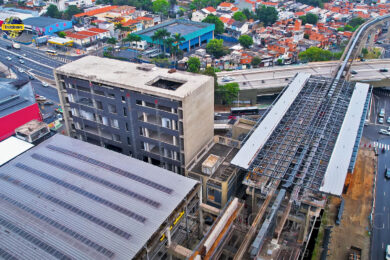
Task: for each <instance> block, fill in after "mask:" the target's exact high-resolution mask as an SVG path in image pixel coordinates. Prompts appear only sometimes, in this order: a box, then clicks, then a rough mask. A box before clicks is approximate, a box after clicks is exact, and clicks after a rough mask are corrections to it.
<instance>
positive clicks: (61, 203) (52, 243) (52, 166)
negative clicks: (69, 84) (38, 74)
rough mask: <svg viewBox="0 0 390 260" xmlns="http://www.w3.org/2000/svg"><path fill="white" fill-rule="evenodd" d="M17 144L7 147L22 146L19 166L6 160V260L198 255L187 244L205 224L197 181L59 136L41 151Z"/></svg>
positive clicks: (0, 196) (0, 175) (1, 194)
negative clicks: (198, 214) (201, 222)
mask: <svg viewBox="0 0 390 260" xmlns="http://www.w3.org/2000/svg"><path fill="white" fill-rule="evenodd" d="M12 138H13V139H12V140H10V142H8V139H7V140H6V141H7V142H6V141H4V143H3V142H0V147H1V148H2V149H10V150H15V148H17V147H18V148H19V149H18V150H17V151H15V152H16V154H19V155H18V156H16V157H15V158H13V159H12V160H10V158H9V156H7V158H6V159H5V160H4V158H2V157H3V155H1V156H0V162H2V163H4V161H8V162H6V163H5V164H3V165H2V166H1V167H0V202H1V203H0V244H1V245H2V246H1V248H0V257H1V258H5V259H166V258H167V257H168V254H170V252H168V249H171V248H172V252H175V251H177V252H179V253H180V252H183V251H184V252H187V254H190V253H191V251H189V250H188V249H187V250H185V248H184V247H181V246H180V243H179V242H180V241H183V240H185V239H186V237H187V238H188V237H189V232H190V230H191V233H192V234H194V233H195V231H196V227H195V228H193V226H192V224H191V223H194V222H195V221H196V222H197V223H199V221H198V220H199V219H197V217H196V216H194V214H193V213H194V212H197V210H196V209H197V208H198V207H199V196H201V195H200V185H199V184H198V183H197V182H196V181H195V180H192V179H189V178H186V177H183V176H180V175H178V174H175V173H172V172H169V171H167V170H164V169H161V168H159V167H156V166H153V165H150V164H148V163H144V162H142V161H139V160H136V159H133V158H130V157H128V156H125V155H122V154H118V153H116V152H113V151H109V150H107V149H104V148H101V147H98V146H96V145H92V144H88V143H86V142H83V141H80V140H76V139H73V138H70V137H67V136H63V135H59V134H57V135H54V136H53V137H51V138H49V139H47V140H45V141H44V142H42V143H41V144H39V145H37V146H35V147H31V146H32V145H31V144H29V143H26V142H24V141H21V140H19V139H16V138H14V137H12ZM23 143H24V144H23ZM75 148H77V149H75ZM16 154H15V155H16ZM187 231H188V232H187ZM170 246H172V247H170ZM188 251H189V252H188Z"/></svg>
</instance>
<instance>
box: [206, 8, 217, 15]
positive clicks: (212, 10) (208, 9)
mask: <svg viewBox="0 0 390 260" xmlns="http://www.w3.org/2000/svg"><path fill="white" fill-rule="evenodd" d="M205 9H206V10H207V11H209V12H210V13H214V12H216V11H217V10H215V8H214V7H212V6H209V7H206V8H205Z"/></svg>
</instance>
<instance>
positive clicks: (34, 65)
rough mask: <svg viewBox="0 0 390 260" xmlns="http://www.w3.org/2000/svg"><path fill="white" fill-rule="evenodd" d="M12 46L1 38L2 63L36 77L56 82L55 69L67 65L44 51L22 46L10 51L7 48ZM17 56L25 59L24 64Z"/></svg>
mask: <svg viewBox="0 0 390 260" xmlns="http://www.w3.org/2000/svg"><path fill="white" fill-rule="evenodd" d="M10 44H11V42H10V41H7V40H5V39H2V38H0V62H3V63H4V64H12V65H14V66H17V67H20V68H23V69H24V70H25V71H29V72H31V73H33V74H34V75H37V76H40V77H44V78H46V79H48V80H50V81H54V76H53V69H54V68H57V67H60V66H62V65H64V64H65V62H62V61H59V60H56V59H55V58H54V57H52V56H48V55H47V54H46V53H44V52H42V51H39V50H37V49H35V48H32V47H28V46H24V45H22V44H21V49H20V50H15V49H10V50H8V49H7V46H8V45H10ZM24 54H25V55H26V56H24ZM17 56H21V57H22V58H23V60H24V64H21V63H20V62H19V59H18V58H17ZM7 57H11V58H12V60H11V61H8V60H7V59H6V58H7Z"/></svg>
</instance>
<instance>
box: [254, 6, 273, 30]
mask: <svg viewBox="0 0 390 260" xmlns="http://www.w3.org/2000/svg"><path fill="white" fill-rule="evenodd" d="M256 18H257V19H259V20H260V22H262V23H264V24H265V25H266V26H267V25H272V24H273V23H275V22H276V20H278V11H277V10H276V9H275V8H274V7H272V6H265V5H263V6H261V8H259V9H256Z"/></svg>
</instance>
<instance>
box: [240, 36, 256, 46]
mask: <svg viewBox="0 0 390 260" xmlns="http://www.w3.org/2000/svg"><path fill="white" fill-rule="evenodd" d="M238 42H239V43H240V44H241V46H242V47H244V48H249V47H250V46H251V45H252V44H253V39H252V37H250V36H249V35H246V34H245V35H241V36H240V38H238Z"/></svg>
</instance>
